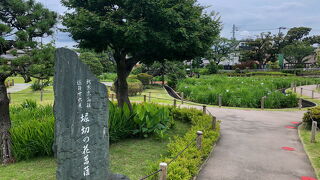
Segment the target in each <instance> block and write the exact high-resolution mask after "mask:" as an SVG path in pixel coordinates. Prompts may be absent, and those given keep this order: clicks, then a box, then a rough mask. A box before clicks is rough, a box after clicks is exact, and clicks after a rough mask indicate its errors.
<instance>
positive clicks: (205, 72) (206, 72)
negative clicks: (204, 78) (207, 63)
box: [199, 68, 209, 75]
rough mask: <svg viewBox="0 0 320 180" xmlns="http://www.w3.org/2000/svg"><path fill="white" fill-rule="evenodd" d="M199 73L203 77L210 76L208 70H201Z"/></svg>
mask: <svg viewBox="0 0 320 180" xmlns="http://www.w3.org/2000/svg"><path fill="white" fill-rule="evenodd" d="M199 73H200V74H201V75H208V74H209V70H208V69H207V68H201V69H199Z"/></svg>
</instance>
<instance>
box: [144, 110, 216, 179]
mask: <svg viewBox="0 0 320 180" xmlns="http://www.w3.org/2000/svg"><path fill="white" fill-rule="evenodd" d="M171 114H172V116H173V118H174V119H175V120H180V121H183V122H188V123H191V124H192V127H191V128H190V130H189V131H188V132H187V133H186V135H185V136H183V137H175V138H174V139H173V140H172V141H171V142H170V143H169V144H168V153H167V154H166V155H165V156H163V157H162V158H161V159H160V160H159V161H158V162H157V163H154V164H152V165H151V166H150V170H149V171H148V172H147V173H146V174H149V173H152V172H154V171H156V170H158V169H159V163H160V162H166V163H168V162H170V161H171V160H172V159H173V158H174V157H175V156H176V155H177V154H178V153H179V152H181V151H182V150H183V149H184V148H185V147H186V146H187V145H188V144H189V143H190V142H191V141H194V140H195V139H196V137H197V135H196V132H197V131H199V130H200V131H203V141H202V149H201V150H198V148H197V147H196V142H195V141H194V144H192V146H190V147H189V148H188V149H187V150H186V151H185V152H184V153H182V154H181V155H180V156H179V158H177V159H176V160H175V161H173V162H172V163H171V164H170V165H169V166H168V177H167V178H168V180H189V179H192V178H193V177H194V176H196V175H197V174H198V172H199V169H200V166H201V165H202V163H203V162H204V161H205V159H206V158H207V157H208V156H209V154H210V152H211V151H212V148H213V145H214V144H215V143H216V141H217V140H218V138H219V136H220V133H219V131H220V126H219V124H217V129H216V130H215V131H213V130H212V117H211V116H209V115H203V113H202V111H199V110H196V109H177V108H172V109H171ZM158 178H159V174H156V175H154V176H153V177H152V179H158Z"/></svg>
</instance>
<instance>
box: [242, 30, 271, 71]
mask: <svg viewBox="0 0 320 180" xmlns="http://www.w3.org/2000/svg"><path fill="white" fill-rule="evenodd" d="M272 44H273V43H272V36H271V33H267V34H264V33H261V35H260V37H257V38H256V39H254V40H247V42H246V45H247V48H246V49H245V50H242V51H241V61H258V62H259V64H260V66H262V65H265V64H266V63H267V62H268V61H270V59H271V57H272V56H271V55H270V52H271V51H272Z"/></svg>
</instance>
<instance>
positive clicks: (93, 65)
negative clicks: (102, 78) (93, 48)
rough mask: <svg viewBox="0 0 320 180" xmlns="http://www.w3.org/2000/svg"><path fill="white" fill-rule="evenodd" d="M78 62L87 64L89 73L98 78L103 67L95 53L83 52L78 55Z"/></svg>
mask: <svg viewBox="0 0 320 180" xmlns="http://www.w3.org/2000/svg"><path fill="white" fill-rule="evenodd" d="M80 60H81V61H82V62H84V63H85V64H87V65H88V66H89V67H90V70H91V72H92V73H93V74H95V75H96V76H99V75H101V74H102V72H103V66H102V64H101V62H100V60H99V58H98V57H97V56H96V54H95V53H93V52H83V53H81V54H80Z"/></svg>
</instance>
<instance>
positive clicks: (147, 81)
mask: <svg viewBox="0 0 320 180" xmlns="http://www.w3.org/2000/svg"><path fill="white" fill-rule="evenodd" d="M152 78H153V76H151V75H149V74H147V73H140V74H138V75H137V79H139V80H140V81H141V82H142V84H143V85H148V84H150V82H151V80H152Z"/></svg>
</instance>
